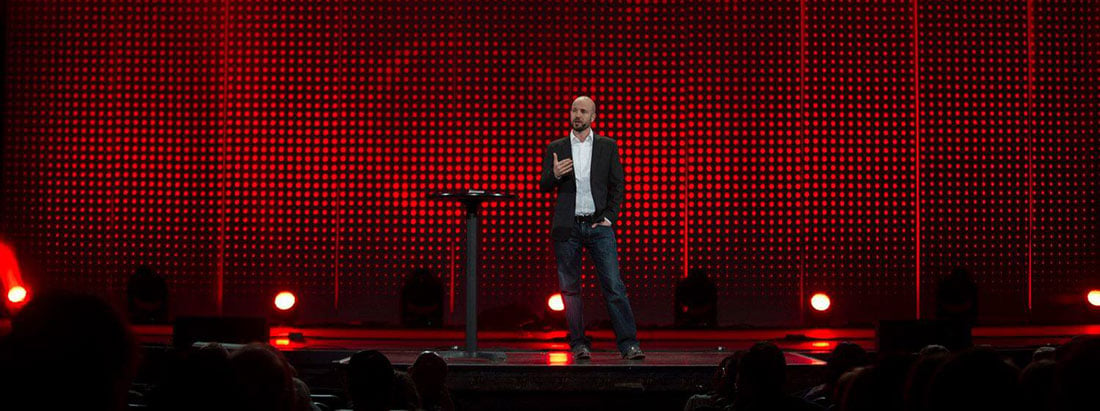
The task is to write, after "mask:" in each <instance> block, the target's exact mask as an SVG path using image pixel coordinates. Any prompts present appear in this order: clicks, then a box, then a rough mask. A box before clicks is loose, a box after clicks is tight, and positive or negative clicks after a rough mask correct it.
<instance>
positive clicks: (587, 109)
mask: <svg viewBox="0 0 1100 411" xmlns="http://www.w3.org/2000/svg"><path fill="white" fill-rule="evenodd" d="M595 119H596V102H594V101H592V99H590V98H588V97H587V96H580V97H577V99H576V100H573V107H572V108H571V109H570V110H569V124H570V125H572V126H573V131H576V132H578V133H580V132H582V131H585V130H587V129H588V128H589V127H591V126H592V121H593V120H595Z"/></svg>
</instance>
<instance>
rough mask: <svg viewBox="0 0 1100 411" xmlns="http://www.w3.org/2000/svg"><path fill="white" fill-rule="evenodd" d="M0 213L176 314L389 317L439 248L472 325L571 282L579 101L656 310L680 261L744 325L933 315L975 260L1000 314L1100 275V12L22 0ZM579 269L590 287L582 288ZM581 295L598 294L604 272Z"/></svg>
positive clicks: (83, 267)
mask: <svg viewBox="0 0 1100 411" xmlns="http://www.w3.org/2000/svg"><path fill="white" fill-rule="evenodd" d="M7 7H8V9H7V19H6V28H7V32H6V39H5V50H6V53H5V71H6V74H7V77H6V83H5V91H6V95H5V109H4V145H3V213H4V219H3V223H4V225H3V233H4V235H5V237H6V238H7V239H8V240H9V241H10V242H11V243H12V244H13V245H14V246H15V247H16V249H17V252H19V253H20V256H21V259H22V262H23V265H24V269H23V271H24V276H25V277H27V278H26V280H27V281H28V282H29V283H31V284H38V285H40V286H46V285H59V284H60V285H66V286H71V287H81V288H85V289H90V290H95V291H97V292H100V293H103V294H105V295H110V296H113V297H115V298H119V299H121V296H122V294H123V293H124V290H125V278H126V276H127V275H128V274H129V273H131V272H132V271H133V270H134V268H135V267H136V266H138V265H151V266H153V267H154V268H156V269H157V271H159V272H161V273H163V274H164V275H165V276H166V277H167V279H168V281H169V284H170V287H171V290H172V294H173V297H172V305H173V309H174V311H176V312H177V313H214V312H217V311H218V310H219V309H220V310H222V311H223V312H225V313H229V314H243V313H259V312H263V310H266V309H267V306H268V304H269V301H270V298H271V297H272V296H274V294H275V292H276V291H278V290H282V289H291V290H295V291H296V292H297V293H298V294H299V301H300V304H301V306H302V309H303V310H304V311H303V313H302V317H303V318H305V319H308V320H312V321H329V320H331V321H348V320H360V321H376V322H390V323H393V322H396V321H397V318H398V314H397V298H396V295H397V294H398V291H399V289H400V287H401V284H402V281H403V277H404V275H405V274H406V273H407V272H409V271H410V270H412V269H414V268H417V267H429V268H431V269H433V270H434V271H435V272H436V273H438V274H439V275H440V276H441V277H442V279H443V281H444V283H445V286H446V289H447V292H448V300H447V302H446V304H447V309H448V313H449V314H448V319H449V321H450V322H452V323H456V322H459V321H461V314H462V313H463V310H464V309H465V308H464V307H463V306H462V302H463V300H464V298H463V291H464V290H463V284H464V279H463V278H462V276H463V270H462V269H461V267H463V264H464V261H463V260H462V256H463V252H462V248H461V247H462V243H461V240H462V234H463V233H462V229H461V224H462V220H461V215H460V214H459V212H458V209H457V207H455V206H454V205H450V204H436V203H432V202H428V201H425V200H424V196H425V195H426V194H427V193H430V192H437V191H445V190H458V189H466V188H482V189H487V190H494V191H504V192H511V193H515V194H518V195H519V196H520V199H519V200H518V201H515V202H512V203H506V204H494V205H491V206H489V207H488V209H487V211H486V213H485V214H486V216H487V218H486V219H485V220H484V224H483V229H484V232H483V233H482V234H483V238H484V242H483V248H482V256H483V261H482V264H481V273H482V275H483V280H482V283H481V284H482V288H481V293H482V294H481V301H482V302H483V308H491V307H499V306H502V305H505V304H521V305H524V304H532V307H535V308H537V307H538V306H541V304H542V302H543V301H545V298H546V296H548V295H549V294H550V293H551V292H553V291H554V290H555V289H556V286H557V281H556V277H555V267H554V261H553V258H552V254H551V252H550V247H549V240H548V236H547V231H548V229H549V222H550V212H551V210H550V208H551V198H550V196H548V195H545V194H541V193H538V192H537V191H536V177H537V174H538V172H539V169H538V166H539V160H540V158H541V157H540V156H541V153H542V150H543V148H544V147H545V145H546V144H547V143H548V142H549V141H551V140H553V139H555V138H559V137H562V136H565V135H566V133H567V130H568V129H567V123H566V118H567V110H568V106H569V102H570V101H571V99H572V98H573V97H574V96H576V95H578V94H588V95H591V96H593V97H594V98H595V99H596V101H597V102H598V103H599V118H598V119H597V121H596V124H595V128H596V130H598V131H600V132H603V133H605V134H607V135H608V136H611V137H612V138H616V139H618V141H619V147H620V150H621V154H622V158H623V163H624V166H625V168H626V172H627V184H628V187H627V194H626V204H625V206H624V212H623V216H622V220H621V223H620V224H619V227H618V234H619V246H620V257H621V263H622V269H623V274H624V277H625V281H626V283H627V286H628V288H629V291H630V293H631V297H632V302H633V304H634V305H635V309H636V311H637V312H638V317H639V323H641V324H642V325H662V324H669V323H671V318H672V313H671V308H672V307H671V306H672V292H673V287H674V285H675V283H676V281H677V280H678V279H679V278H680V277H681V276H683V275H684V273H685V270H686V269H688V268H689V267H700V268H703V269H706V270H707V271H708V272H709V273H710V274H711V275H712V278H714V280H715V281H716V283H717V284H718V287H719V298H720V304H721V305H720V312H721V314H720V317H719V319H720V322H721V323H722V324H724V325H735V324H745V325H759V326H766V325H797V324H800V323H802V321H803V317H804V315H803V311H802V310H804V309H806V308H807V305H808V298H809V296H810V295H812V294H813V293H815V292H827V293H829V294H830V295H832V296H833V310H834V312H833V313H832V314H833V316H834V317H835V319H836V321H841V322H844V321H853V322H867V321H870V320H874V319H878V318H914V317H917V316H918V314H919V315H921V316H923V317H928V316H931V314H932V313H933V311H934V298H935V295H934V292H935V284H936V282H937V280H938V279H939V278H941V277H942V276H944V275H945V274H946V273H948V272H949V271H950V270H951V269H952V268H954V267H956V266H963V267H968V268H970V269H971V270H972V271H973V272H974V274H975V277H976V281H977V282H978V284H979V286H980V288H981V297H980V301H981V319H982V321H985V322H1007V321H1020V320H1025V319H1035V320H1039V321H1051V320H1058V319H1062V318H1064V317H1063V316H1064V315H1065V313H1066V312H1067V311H1065V310H1063V308H1065V307H1067V306H1069V304H1074V305H1077V304H1083V302H1084V295H1085V290H1086V289H1087V288H1088V287H1096V286H1100V261H1098V260H1100V258H1098V257H1100V255H1098V254H1100V238H1098V230H1100V225H1098V218H1100V214H1098V205H1097V202H1098V198H1097V196H1098V192H1097V185H1098V180H1100V178H1098V176H1097V167H1098V164H1097V163H1098V161H1097V160H1098V159H1097V146H1098V142H1097V138H1098V137H1097V135H1096V132H1095V130H1097V118H1098V114H1100V107H1098V106H1097V103H1096V101H1097V100H1098V99H1097V97H1098V93H1100V90H1098V81H1100V69H1098V67H1100V19H1098V17H1097V16H1098V15H1100V2H1097V1H1040V0H1027V1H1025V0H1015V1H1004V0H988V1H963V2H959V1H929V0H920V1H912V0H904V1H851V2H849V1H809V0H803V1H777V0H759V1H735V2H710V1H696V2H691V1H689V2H663V1H641V0H636V1H616V2H589V1H583V2H578V1H553V2H546V1H516V2H478V1H469V2H454V1H426V0H425V1H380V2H369V1H361V2H356V1H350V0H346V1H314V0H310V1H300V2H271V1H243V2H242V1H156V2H154V1H27V0H23V1H13V2H10V3H9V4H8V6H7ZM588 284H589V285H590V286H592V285H594V281H592V280H591V279H590V281H589V283H588ZM586 290H587V291H586V293H587V294H588V295H589V296H591V297H593V298H592V299H590V301H591V303H590V304H589V305H588V310H589V311H590V312H591V313H592V317H591V318H594V319H596V320H598V319H599V318H602V317H605V315H604V314H603V307H602V305H601V304H600V303H598V302H597V301H598V300H599V299H598V298H596V295H597V294H598V290H597V289H596V288H595V287H589V288H587V289H586Z"/></svg>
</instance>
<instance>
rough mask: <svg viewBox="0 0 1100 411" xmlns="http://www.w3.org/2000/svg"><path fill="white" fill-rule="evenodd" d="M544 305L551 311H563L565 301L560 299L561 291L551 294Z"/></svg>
mask: <svg viewBox="0 0 1100 411" xmlns="http://www.w3.org/2000/svg"><path fill="white" fill-rule="evenodd" d="M546 305H547V306H549V307H550V310H552V311H565V302H564V301H562V299H561V293H557V294H554V295H551V296H550V299H549V300H546Z"/></svg>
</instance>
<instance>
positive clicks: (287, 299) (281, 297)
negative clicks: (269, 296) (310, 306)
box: [275, 291, 298, 311]
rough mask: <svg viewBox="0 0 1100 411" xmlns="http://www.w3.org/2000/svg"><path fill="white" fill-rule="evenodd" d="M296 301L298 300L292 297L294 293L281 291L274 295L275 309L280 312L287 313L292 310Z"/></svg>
mask: <svg viewBox="0 0 1100 411" xmlns="http://www.w3.org/2000/svg"><path fill="white" fill-rule="evenodd" d="M297 301H298V299H297V298H295V297H294V293H292V292H290V291H283V292H280V293H279V294H276V295H275V308H278V309H279V310H280V311H287V310H290V309H291V308H294V303H295V302H297Z"/></svg>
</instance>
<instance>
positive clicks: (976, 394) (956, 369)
mask: <svg viewBox="0 0 1100 411" xmlns="http://www.w3.org/2000/svg"><path fill="white" fill-rule="evenodd" d="M1017 376H1018V370H1017V369H1016V367H1013V366H1011V365H1009V364H1008V363H1006V362H1005V361H1004V360H1002V359H1001V358H1000V357H999V356H998V355H997V353H996V352H994V351H993V350H992V349H989V348H973V349H969V350H966V351H962V352H960V353H958V354H955V355H954V356H952V357H951V358H950V359H949V360H947V362H945V363H944V364H943V365H942V366H941V367H940V368H939V370H938V371H937V372H936V373H935V375H934V376H933V377H932V384H931V387H930V389H929V395H928V406H929V407H930V409H935V410H945V411H951V410H959V411H962V410H977V409H983V410H984V409H988V410H1014V409H1016V407H1017V406H1018V405H1019V404H1018V400H1017V398H1016V397H1017V392H1016V380H1017Z"/></svg>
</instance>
